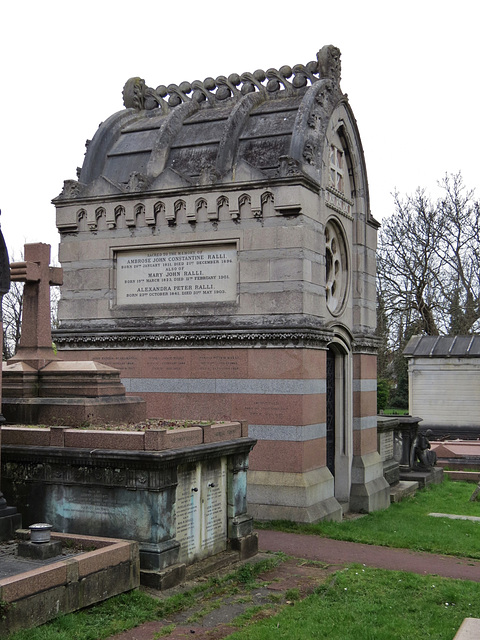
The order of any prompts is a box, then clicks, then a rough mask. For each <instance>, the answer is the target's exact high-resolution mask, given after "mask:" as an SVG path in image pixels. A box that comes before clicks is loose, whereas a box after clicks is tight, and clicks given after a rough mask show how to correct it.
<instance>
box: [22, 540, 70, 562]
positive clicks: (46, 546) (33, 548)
mask: <svg viewBox="0 0 480 640" xmlns="http://www.w3.org/2000/svg"><path fill="white" fill-rule="evenodd" d="M61 553H62V543H61V541H60V540H50V542H42V543H40V544H36V543H35V542H30V541H26V540H22V541H21V542H19V543H18V555H19V556H20V557H21V558H31V559H33V560H46V559H47V558H55V556H59V555H61Z"/></svg>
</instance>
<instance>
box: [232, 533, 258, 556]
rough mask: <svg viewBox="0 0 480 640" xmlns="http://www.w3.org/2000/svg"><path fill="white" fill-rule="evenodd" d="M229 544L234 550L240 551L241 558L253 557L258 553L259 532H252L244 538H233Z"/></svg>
mask: <svg viewBox="0 0 480 640" xmlns="http://www.w3.org/2000/svg"><path fill="white" fill-rule="evenodd" d="M229 546H230V549H232V550H233V551H238V555H239V560H247V559H248V558H252V557H253V556H254V555H256V554H257V553H258V533H251V534H249V535H248V536H245V537H243V538H233V539H232V540H230V542H229Z"/></svg>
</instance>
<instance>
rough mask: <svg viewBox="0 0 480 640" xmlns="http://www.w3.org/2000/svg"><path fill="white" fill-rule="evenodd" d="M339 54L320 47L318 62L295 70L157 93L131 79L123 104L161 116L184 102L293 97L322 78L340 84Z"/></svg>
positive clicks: (168, 88)
mask: <svg viewBox="0 0 480 640" xmlns="http://www.w3.org/2000/svg"><path fill="white" fill-rule="evenodd" d="M340 71H341V67H340V50H339V49H337V47H334V46H333V45H327V46H325V47H323V48H322V49H321V50H320V51H319V52H318V53H317V60H316V61H311V62H309V63H308V64H306V65H303V64H297V65H295V66H294V67H290V66H288V65H284V66H282V67H280V69H278V70H277V69H273V68H271V69H268V70H267V71H266V72H265V71H263V70H262V69H257V71H254V72H253V73H250V72H245V73H243V74H241V75H239V74H238V73H232V74H230V75H229V76H228V77H227V76H218V77H217V78H211V77H208V78H206V79H205V80H204V81H203V82H202V81H200V80H194V81H193V82H181V83H180V84H179V85H176V84H169V85H168V86H165V85H160V86H158V87H157V88H156V89H152V88H151V87H147V85H146V84H145V81H144V80H142V79H141V78H138V77H136V78H130V79H129V80H127V82H126V84H125V86H124V88H123V102H124V105H125V107H126V108H127V109H137V110H143V109H146V110H151V109H156V108H160V109H161V110H162V111H163V112H164V113H167V112H168V111H169V110H170V109H172V108H174V107H177V106H178V105H180V104H182V103H184V102H190V101H194V102H198V103H201V102H208V103H210V104H211V105H212V106H213V105H215V104H217V103H218V102H221V101H223V100H227V99H229V98H234V99H235V98H237V99H238V98H241V97H242V96H244V95H246V94H248V93H254V92H259V93H264V94H265V95H272V94H275V93H277V92H278V91H286V92H287V93H288V94H294V93H295V92H296V91H297V90H299V89H302V88H303V87H306V86H308V85H309V84H310V85H312V84H314V83H315V82H317V81H318V80H320V79H322V78H328V79H330V80H333V81H335V82H336V83H337V84H339V83H340Z"/></svg>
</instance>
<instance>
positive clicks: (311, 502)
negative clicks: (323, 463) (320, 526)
mask: <svg viewBox="0 0 480 640" xmlns="http://www.w3.org/2000/svg"><path fill="white" fill-rule="evenodd" d="M248 498H249V513H251V514H252V516H253V517H254V518H255V519H256V520H292V521H295V522H319V521H320V520H338V521H340V520H341V519H342V507H341V505H340V503H339V502H338V500H337V499H336V498H335V497H334V479H333V476H332V474H331V473H330V471H329V470H328V469H327V468H326V467H321V468H319V469H314V470H313V471H307V472H306V473H303V474H301V473H276V472H268V471H249V484H248Z"/></svg>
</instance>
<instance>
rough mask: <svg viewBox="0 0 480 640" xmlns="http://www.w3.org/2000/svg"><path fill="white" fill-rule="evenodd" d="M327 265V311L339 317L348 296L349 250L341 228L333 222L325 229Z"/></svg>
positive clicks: (328, 223)
mask: <svg viewBox="0 0 480 640" xmlns="http://www.w3.org/2000/svg"><path fill="white" fill-rule="evenodd" d="M325 265H326V284H325V291H326V296H327V309H328V310H329V311H330V313H331V314H333V315H338V314H339V313H340V312H341V311H342V309H343V306H344V303H345V299H346V294H347V284H348V264H347V248H346V244H345V240H344V238H343V233H342V231H341V230H340V227H339V226H338V225H336V224H335V223H334V222H333V221H331V220H330V221H329V222H327V225H326V227H325Z"/></svg>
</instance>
